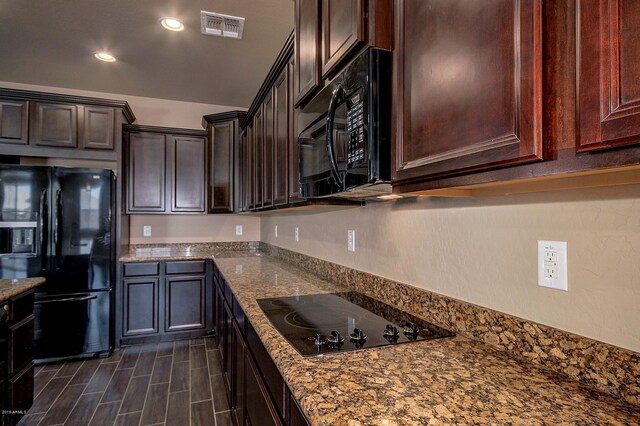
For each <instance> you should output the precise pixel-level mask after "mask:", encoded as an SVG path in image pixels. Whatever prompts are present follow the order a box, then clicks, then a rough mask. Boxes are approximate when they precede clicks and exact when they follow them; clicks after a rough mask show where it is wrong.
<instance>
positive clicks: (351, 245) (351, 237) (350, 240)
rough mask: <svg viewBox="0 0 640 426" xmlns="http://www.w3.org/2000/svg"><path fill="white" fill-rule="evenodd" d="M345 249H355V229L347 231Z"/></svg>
mask: <svg viewBox="0 0 640 426" xmlns="http://www.w3.org/2000/svg"><path fill="white" fill-rule="evenodd" d="M347 250H349V251H356V231H355V230H353V229H349V230H348V231H347Z"/></svg>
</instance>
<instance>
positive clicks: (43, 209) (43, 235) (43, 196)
mask: <svg viewBox="0 0 640 426" xmlns="http://www.w3.org/2000/svg"><path fill="white" fill-rule="evenodd" d="M39 214H40V224H39V225H40V258H41V259H42V268H41V270H42V271H46V269H47V268H46V266H45V263H46V261H47V252H48V250H47V248H48V245H49V244H48V241H47V239H48V237H47V236H48V235H49V229H48V225H49V220H48V218H45V216H46V214H47V190H46V189H43V190H42V192H41V193H40V212H39ZM45 219H46V220H45Z"/></svg>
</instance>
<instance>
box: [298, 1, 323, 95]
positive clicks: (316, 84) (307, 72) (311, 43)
mask: <svg viewBox="0 0 640 426" xmlns="http://www.w3.org/2000/svg"><path fill="white" fill-rule="evenodd" d="M320 5H321V0H296V4H295V34H296V35H295V41H296V48H295V62H296V68H295V74H294V93H295V96H294V97H295V104H296V106H298V105H300V104H302V103H303V102H304V101H306V100H308V99H309V98H310V97H311V95H313V94H314V93H315V92H316V91H317V90H318V89H319V88H320V87H321V85H322V80H321V78H320V49H321V43H320V14H321V11H320V10H321V7H320Z"/></svg>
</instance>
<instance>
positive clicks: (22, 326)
mask: <svg viewBox="0 0 640 426" xmlns="http://www.w3.org/2000/svg"><path fill="white" fill-rule="evenodd" d="M34 321H35V320H34V316H33V315H31V316H30V317H28V318H26V319H25V320H24V321H21V322H19V323H17V324H16V325H14V326H12V327H10V328H9V376H12V375H14V374H16V373H17V372H18V371H20V370H21V369H22V368H24V367H25V366H26V365H27V364H29V363H30V362H31V360H32V359H33V324H34Z"/></svg>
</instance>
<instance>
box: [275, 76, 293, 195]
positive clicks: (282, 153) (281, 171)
mask: <svg viewBox="0 0 640 426" xmlns="http://www.w3.org/2000/svg"><path fill="white" fill-rule="evenodd" d="M273 96H274V100H273V132H274V135H273V138H274V143H275V152H274V154H273V204H275V205H276V206H280V205H283V204H287V191H288V189H287V184H288V183H289V169H288V168H287V148H288V144H289V106H290V105H289V70H288V68H285V69H284V70H283V71H282V73H281V74H280V76H279V77H278V79H277V80H276V82H275V84H274V86H273Z"/></svg>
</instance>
